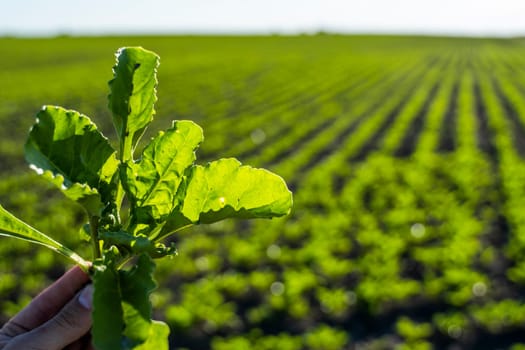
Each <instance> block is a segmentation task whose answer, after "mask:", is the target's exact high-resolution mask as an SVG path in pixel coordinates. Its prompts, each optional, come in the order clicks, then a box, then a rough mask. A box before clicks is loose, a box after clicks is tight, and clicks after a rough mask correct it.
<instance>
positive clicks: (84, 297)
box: [78, 284, 93, 310]
mask: <svg viewBox="0 0 525 350" xmlns="http://www.w3.org/2000/svg"><path fill="white" fill-rule="evenodd" d="M78 302H79V303H80V305H82V306H83V307H84V308H86V309H88V310H91V306H92V305H93V285H92V284H88V285H87V286H86V287H84V289H82V292H80V295H79V296H78Z"/></svg>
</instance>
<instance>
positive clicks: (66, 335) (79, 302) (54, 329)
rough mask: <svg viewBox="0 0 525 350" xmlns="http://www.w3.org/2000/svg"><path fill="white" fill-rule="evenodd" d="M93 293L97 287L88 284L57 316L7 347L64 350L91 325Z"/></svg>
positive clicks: (33, 349)
mask: <svg viewBox="0 0 525 350" xmlns="http://www.w3.org/2000/svg"><path fill="white" fill-rule="evenodd" d="M92 295H93V286H92V285H88V286H87V287H85V288H84V289H83V290H82V291H81V292H79V293H78V294H77V296H76V297H75V298H74V299H73V300H71V301H70V302H69V303H67V304H66V306H64V308H62V310H60V311H59V312H58V314H57V315H56V316H55V317H53V318H52V319H50V320H49V321H47V322H46V323H44V324H43V325H41V326H39V327H37V328H35V329H33V330H32V331H30V332H28V333H24V334H22V335H19V336H17V337H15V338H14V339H13V340H12V341H11V342H10V343H9V344H8V346H7V347H6V348H5V349H4V350H15V349H32V350H60V349H63V348H65V347H66V346H67V345H69V344H71V343H74V342H75V341H77V340H78V339H81V338H82V337H83V336H84V335H85V334H86V333H88V332H89V329H90V328H91V303H92Z"/></svg>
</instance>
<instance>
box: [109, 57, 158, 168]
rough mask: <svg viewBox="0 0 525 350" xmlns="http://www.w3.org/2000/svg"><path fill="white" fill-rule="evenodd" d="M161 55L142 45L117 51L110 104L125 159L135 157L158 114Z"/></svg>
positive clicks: (123, 158)
mask: <svg viewBox="0 0 525 350" xmlns="http://www.w3.org/2000/svg"><path fill="white" fill-rule="evenodd" d="M158 65H159V57H158V56H157V55H156V54H155V53H153V52H151V51H148V50H145V49H143V48H141V47H126V48H121V49H120V50H119V51H118V52H117V64H116V65H115V66H114V67H113V73H114V78H113V79H112V80H111V81H110V82H109V87H110V90H111V93H110V95H109V108H110V109H111V112H112V113H113V123H114V124H115V129H116V130H117V134H118V137H119V143H120V156H121V160H123V161H127V160H129V159H131V158H132V156H133V155H132V153H133V149H134V147H135V145H136V144H137V142H138V140H139V139H140V137H141V136H142V134H143V133H144V130H145V129H146V127H147V126H148V124H149V123H150V122H151V121H152V120H153V115H154V114H155V110H154V104H155V102H156V101H157V95H156V90H155V89H156V86H157V67H158Z"/></svg>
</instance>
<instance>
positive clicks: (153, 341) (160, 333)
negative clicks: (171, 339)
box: [134, 320, 170, 350]
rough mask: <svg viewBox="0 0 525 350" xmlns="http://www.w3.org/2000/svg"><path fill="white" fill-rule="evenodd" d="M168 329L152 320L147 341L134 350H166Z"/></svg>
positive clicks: (165, 325) (159, 322) (161, 323)
mask: <svg viewBox="0 0 525 350" xmlns="http://www.w3.org/2000/svg"><path fill="white" fill-rule="evenodd" d="M169 334H170V328H169V327H168V325H167V324H165V323H164V322H161V321H155V320H153V321H152V322H151V326H150V327H149V332H148V338H147V340H146V341H145V342H144V343H143V344H141V345H139V346H136V347H135V348H134V350H168V347H169V343H168V335H169Z"/></svg>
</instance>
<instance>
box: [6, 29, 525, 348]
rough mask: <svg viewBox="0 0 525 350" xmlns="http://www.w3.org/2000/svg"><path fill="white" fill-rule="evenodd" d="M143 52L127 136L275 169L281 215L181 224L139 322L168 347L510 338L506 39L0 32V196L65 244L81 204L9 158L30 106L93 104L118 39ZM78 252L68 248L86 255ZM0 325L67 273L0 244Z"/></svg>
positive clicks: (469, 344) (515, 158)
mask: <svg viewBox="0 0 525 350" xmlns="http://www.w3.org/2000/svg"><path fill="white" fill-rule="evenodd" d="M131 45H140V46H143V47H145V48H147V49H150V50H153V51H155V52H157V53H158V54H159V55H160V57H161V65H160V68H159V73H158V74H159V86H158V95H159V101H158V103H157V107H156V110H157V114H156V116H155V118H156V119H155V121H154V122H153V124H152V126H151V127H150V128H149V133H148V134H147V135H146V136H145V138H150V137H152V136H154V135H155V133H156V131H157V130H160V129H164V128H166V127H168V126H169V125H171V121H172V120H174V119H177V120H182V119H191V120H194V121H195V122H197V123H199V124H200V125H201V126H202V127H203V129H204V136H205V140H204V142H203V144H202V145H201V147H200V149H199V151H198V154H197V159H198V161H199V162H202V163H205V162H206V161H207V160H211V159H216V158H221V157H230V156H232V157H236V158H238V159H239V160H241V161H242V162H243V163H247V164H251V165H254V166H258V167H265V168H268V169H270V170H272V171H274V172H276V173H277V174H279V175H281V176H282V177H283V178H284V179H285V180H286V181H287V183H288V184H289V186H290V188H291V189H292V191H293V192H294V208H293V211H292V213H291V215H289V216H288V217H286V218H282V219H274V220H255V221H226V222H221V223H218V224H213V225H209V226H198V227H197V228H192V229H190V230H186V231H181V232H180V233H179V234H178V235H177V236H176V237H174V238H173V241H174V242H175V244H176V245H177V247H178V251H179V255H178V256H177V257H175V258H173V259H171V260H167V261H159V262H158V264H157V272H156V279H157V281H158V282H159V285H160V287H159V288H158V289H157V290H156V292H155V293H154V295H153V304H154V310H155V318H156V319H162V320H165V321H166V322H167V323H168V324H169V326H170V328H171V335H170V344H171V348H173V349H192V350H193V349H198V350H200V349H214V350H226V349H228V350H230V349H232V350H241V349H255V350H270V349H282V350H302V349H312V350H339V349H360V350H363V349H370V350H372V349H373V350H376V349H377V350H379V349H514V350H518V349H525V159H524V157H525V40H522V39H520V38H516V39H472V38H437V37H436V38H431V37H394V36H392V37H387V36H338V35H311V36H310V35H303V36H291V37H286V36H267V37H249V36H245V37H219V36H217V37H199V36H196V37H191V36H186V37H169V36H166V37H105V38H89V37H88V38H69V37H60V38H53V39H15V38H3V39H0V67H2V69H1V70H0V86H1V88H0V122H1V123H2V128H0V204H2V205H3V206H4V207H5V208H6V209H8V210H9V211H11V212H12V213H14V214H15V215H17V216H18V217H20V218H22V219H24V220H25V221H27V222H30V223H33V224H34V226H35V227H37V228H38V229H40V230H41V231H43V232H47V233H50V234H52V235H53V237H56V238H57V239H60V240H61V241H62V242H65V243H67V245H68V246H69V247H71V248H75V249H77V250H79V251H86V252H87V251H89V249H90V247H89V246H88V244H86V242H83V241H82V240H81V239H80V238H79V237H80V235H79V234H78V231H79V229H80V228H81V226H82V225H83V224H84V223H85V221H86V216H85V214H84V213H83V212H82V210H81V208H80V207H78V206H76V205H75V204H73V203H71V202H69V201H68V200H67V199H66V198H65V197H63V196H62V194H60V192H59V191H57V190H56V189H55V188H53V187H52V186H50V185H48V184H47V183H45V181H44V180H42V179H40V178H39V177H38V176H37V175H36V174H34V173H33V172H32V171H31V170H29V169H28V167H27V165H26V163H25V161H24V157H23V148H24V142H25V139H26V137H27V132H28V129H29V127H30V126H31V125H32V124H33V122H34V117H35V114H36V113H37V112H38V110H39V109H40V108H41V106H42V105H44V104H51V105H60V106H64V107H66V108H70V109H75V110H78V111H81V112H82V113H84V114H86V115H88V116H90V117H91V118H92V119H93V120H94V121H96V123H97V124H98V125H99V126H100V128H101V129H102V132H103V133H104V134H105V135H107V136H108V137H109V138H110V140H111V141H112V142H115V141H116V136H115V132H114V130H113V129H112V126H111V117H110V114H109V110H108V109H107V94H108V86H107V84H106V82H107V81H108V80H110V79H111V77H112V72H111V70H110V69H109V68H108V67H111V66H112V65H113V64H114V56H113V53H114V52H115V50H116V49H117V48H118V47H121V46H131ZM86 255H88V254H86ZM0 256H1V259H0V295H1V296H2V298H1V299H0V324H1V323H3V322H5V321H6V320H7V319H8V318H9V317H10V316H12V315H13V314H15V313H16V312H17V311H18V310H20V308H22V307H23V306H24V305H25V304H26V303H27V302H28V301H29V300H30V299H31V298H32V297H33V296H34V295H36V293H38V292H39V291H40V290H41V289H43V288H44V287H45V286H46V285H48V284H49V283H51V281H53V280H54V279H56V278H57V277H58V276H60V275H61V274H62V273H63V272H64V271H65V269H67V268H69V267H70V266H69V265H68V263H67V262H66V261H65V259H64V258H62V257H60V256H58V255H56V254H54V253H53V252H50V251H48V250H46V249H45V248H39V247H37V248H35V247H34V246H32V245H30V244H28V243H26V242H23V241H18V240H13V239H8V238H3V237H0Z"/></svg>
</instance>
